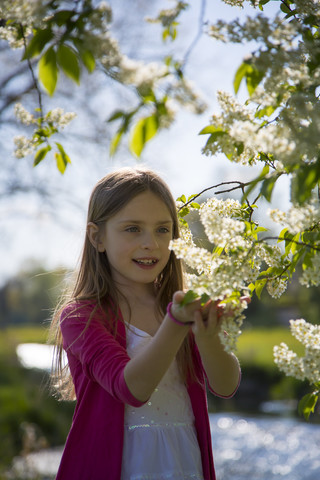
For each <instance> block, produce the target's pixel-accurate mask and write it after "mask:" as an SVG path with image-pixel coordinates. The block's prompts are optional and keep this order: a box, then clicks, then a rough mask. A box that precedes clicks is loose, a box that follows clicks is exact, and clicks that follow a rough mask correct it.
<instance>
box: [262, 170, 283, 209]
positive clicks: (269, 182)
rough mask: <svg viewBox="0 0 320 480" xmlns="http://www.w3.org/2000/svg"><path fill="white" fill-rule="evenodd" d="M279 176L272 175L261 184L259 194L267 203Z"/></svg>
mask: <svg viewBox="0 0 320 480" xmlns="http://www.w3.org/2000/svg"><path fill="white" fill-rule="evenodd" d="M280 175H281V174H276V175H272V176H271V177H270V178H266V179H265V180H264V181H263V182H262V186H261V190H260V193H261V195H262V196H263V197H264V198H265V199H266V200H267V201H268V202H271V196H272V192H273V189H274V187H275V184H276V181H277V180H278V178H279V177H280Z"/></svg>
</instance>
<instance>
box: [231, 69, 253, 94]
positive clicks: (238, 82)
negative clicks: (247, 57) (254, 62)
mask: <svg viewBox="0 0 320 480" xmlns="http://www.w3.org/2000/svg"><path fill="white" fill-rule="evenodd" d="M248 67H250V65H249V64H248V63H246V62H244V63H242V64H241V65H240V67H239V68H238V70H237V71H236V74H235V77H234V80H233V88H234V92H235V93H238V90H239V88H240V85H241V82H242V80H243V79H244V77H245V76H246V74H247V70H248Z"/></svg>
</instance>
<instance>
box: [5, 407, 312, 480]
mask: <svg viewBox="0 0 320 480" xmlns="http://www.w3.org/2000/svg"><path fill="white" fill-rule="evenodd" d="M210 425H211V430H212V445H213V455H214V459H215V468H216V473H217V480H319V479H320V454H319V445H320V427H319V426H317V425H311V424H307V423H304V422H299V421H297V420H295V419H286V418H277V417H265V418H263V417H262V418H256V417H252V418H251V417H245V416H242V415H229V414H226V415H225V414H211V415H210ZM61 453H62V448H57V449H52V450H44V451H42V452H39V453H34V454H31V455H28V456H27V457H25V458H21V457H20V458H16V459H15V460H14V463H13V470H12V478H14V475H16V474H17V473H18V474H19V475H20V476H21V477H19V478H25V479H33V478H35V475H36V474H38V475H39V477H40V478H41V479H43V480H44V479H46V480H49V479H53V478H54V475H55V473H56V470H57V467H58V464H59V461H60V457H61ZM39 477H38V478H39ZM8 478H10V476H8Z"/></svg>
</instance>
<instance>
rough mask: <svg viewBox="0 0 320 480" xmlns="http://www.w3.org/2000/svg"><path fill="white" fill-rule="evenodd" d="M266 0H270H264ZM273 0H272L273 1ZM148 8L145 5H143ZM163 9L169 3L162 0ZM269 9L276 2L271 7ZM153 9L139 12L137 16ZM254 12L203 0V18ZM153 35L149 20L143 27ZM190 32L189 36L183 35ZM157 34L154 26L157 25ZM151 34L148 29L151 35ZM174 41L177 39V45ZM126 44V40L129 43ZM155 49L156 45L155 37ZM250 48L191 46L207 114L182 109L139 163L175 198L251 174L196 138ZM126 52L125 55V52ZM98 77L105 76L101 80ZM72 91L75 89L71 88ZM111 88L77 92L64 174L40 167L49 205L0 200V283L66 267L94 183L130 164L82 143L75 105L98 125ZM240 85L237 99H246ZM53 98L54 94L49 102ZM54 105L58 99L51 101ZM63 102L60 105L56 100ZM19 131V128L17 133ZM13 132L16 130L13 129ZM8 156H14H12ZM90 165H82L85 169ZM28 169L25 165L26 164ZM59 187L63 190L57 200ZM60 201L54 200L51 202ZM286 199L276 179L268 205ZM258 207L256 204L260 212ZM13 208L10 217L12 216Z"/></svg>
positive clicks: (187, 16) (76, 248) (189, 25)
mask: <svg viewBox="0 0 320 480" xmlns="http://www.w3.org/2000/svg"><path fill="white" fill-rule="evenodd" d="M271 3H273V2H271ZM274 3H276V2H274ZM111 5H112V7H114V16H115V22H116V21H117V16H119V18H120V12H119V11H118V10H117V9H119V8H121V2H111ZM145 5H149V2H145ZM200 5H201V2H200V1H197V2H192V7H191V8H190V9H189V10H188V11H186V12H185V13H184V14H183V16H182V17H181V27H179V37H178V41H177V43H176V45H174V44H173V47H175V48H178V50H179V49H180V51H181V55H183V53H184V52H185V49H186V45H189V44H190V43H191V41H192V40H193V38H194V37H195V35H196V33H197V26H198V23H197V22H198V18H199V12H200ZM168 6H170V4H168ZM270 8H271V11H274V10H275V6H274V5H271V7H270ZM152 13H154V12H144V15H145V14H146V15H148V14H152ZM248 13H250V14H251V15H252V14H254V11H253V9H252V8H250V7H248V6H247V7H246V8H245V9H243V10H241V9H238V8H235V7H230V6H227V5H225V4H224V3H223V2H221V1H214V2H211V1H210V0H209V1H208V2H207V8H206V14H205V19H210V20H211V21H214V20H216V19H218V18H222V19H231V18H234V17H238V16H239V17H242V18H243V17H245V16H246V15H247V14H248ZM148 28H149V29H150V32H152V34H153V35H154V34H155V32H156V31H157V30H156V29H155V30H154V28H155V27H154V25H151V26H150V27H148ZM190 32H192V34H191V33H190ZM158 33H159V36H160V30H158ZM150 34H151V33H150ZM179 42H180V43H179ZM128 45H129V46H130V42H128ZM159 45H160V47H159V48H163V47H161V43H160V42H159ZM249 52H250V46H248V45H246V46H241V45H240V46H239V45H236V46H235V45H224V44H221V43H218V42H214V41H213V40H212V39H210V38H209V37H208V36H206V35H203V36H202V37H201V39H200V40H199V42H198V43H197V45H196V47H195V48H194V49H193V50H192V52H191V55H190V57H189V60H188V64H187V69H186V72H185V74H186V76H187V77H188V78H190V79H191V80H192V81H193V82H194V83H195V85H196V86H197V88H198V89H199V91H200V92H202V94H203V97H204V99H205V100H206V102H207V104H208V109H207V111H206V112H205V113H204V114H203V115H201V116H195V115H193V114H191V113H189V112H187V111H181V112H180V114H179V115H178V118H177V120H176V122H175V124H174V125H173V126H172V127H171V128H170V129H169V130H166V131H162V132H161V133H160V134H159V135H158V136H157V137H156V138H155V139H154V140H152V141H151V142H150V143H149V144H148V145H147V147H146V149H145V151H144V153H143V155H142V160H141V161H140V163H138V164H141V162H142V163H143V164H144V165H147V166H148V167H150V168H152V169H154V170H156V171H157V172H158V173H159V174H160V175H161V176H162V177H163V178H164V180H165V181H166V182H167V183H168V185H169V187H170V189H171V190H172V193H173V195H174V196H175V197H178V196H180V195H181V194H186V195H187V196H188V195H191V194H194V193H198V192H199V191H201V190H202V189H204V188H206V187H208V186H210V185H213V184H217V183H219V182H221V181H231V180H240V181H243V180H245V181H246V180H248V178H253V177H254V176H255V175H256V173H257V172H258V171H260V168H259V169H252V168H245V167H239V166H237V165H235V164H231V163H230V162H228V161H227V160H226V159H225V158H222V157H217V158H213V157H206V156H204V155H202V154H201V149H202V147H203V146H204V143H205V137H202V136H199V135H198V133H199V131H200V130H201V129H202V128H203V127H204V126H205V125H207V124H208V123H209V121H210V115H211V114H212V113H213V112H214V111H217V109H218V106H217V102H216V91H217V90H226V91H228V92H230V93H233V86H232V82H233V77H234V73H235V71H236V69H237V68H238V66H239V65H240V64H241V62H242V59H243V57H244V56H245V55H246V54H247V53H249ZM129 53H130V52H129ZM139 54H140V55H141V56H142V57H143V56H145V58H147V59H148V60H150V59H152V57H153V55H154V54H155V52H154V50H153V49H151V48H150V45H149V44H148V42H143V44H142V47H141V48H140V51H139ZM103 81H104V80H103ZM72 88H75V87H74V85H73V86H72ZM110 91H111V93H112V90H110V86H108V90H107V91H106V94H105V95H104V96H103V95H102V96H101V93H100V90H99V94H95V91H94V88H93V90H92V92H91V93H90V95H89V97H88V98H81V95H83V92H82V93H81V89H79V92H78V94H77V95H78V97H77V98H78V99H79V111H78V117H77V119H76V120H75V121H74V122H73V124H72V125H70V127H68V130H66V133H68V132H71V133H72V132H73V133H75V132H76V133H80V141H79V139H78V140H77V141H76V142H74V143H72V142H71V143H70V145H69V144H68V148H69V150H68V152H69V153H70V155H71V158H72V165H71V166H69V167H68V169H67V172H66V174H65V175H64V176H61V175H60V173H59V172H58V171H57V170H56V169H55V168H54V167H53V166H51V167H50V166H49V167H48V163H47V164H45V162H43V164H41V165H39V166H38V167H37V169H39V170H38V171H37V175H38V174H39V177H41V176H46V175H50V177H51V178H50V181H51V182H53V185H54V186H56V189H57V202H56V208H55V207H54V208H51V209H49V210H48V209H47V208H46V207H45V206H43V205H41V204H39V200H38V199H37V198H36V197H33V196H31V197H30V198H28V200H27V201H26V197H23V196H22V197H20V198H19V197H17V198H16V199H15V200H14V201H13V202H12V201H11V203H10V205H9V203H8V202H6V201H5V200H4V201H2V203H1V202H0V229H1V231H2V234H1V235H2V241H1V242H0V248H1V249H0V265H1V270H0V284H1V283H3V282H5V281H6V280H7V279H9V278H10V277H11V276H13V275H14V274H15V273H16V272H17V271H19V270H20V269H21V268H22V267H25V268H26V267H27V265H28V264H30V261H31V260H32V261H36V262H38V263H41V264H43V265H44V266H45V267H46V268H48V269H54V268H56V267H58V266H62V265H63V266H67V267H68V268H73V267H74V266H75V264H76V262H77V259H78V258H79V254H80V251H81V247H82V243H83V238H84V233H85V223H86V209H87V204H88V199H89V195H90V192H91V191H92V188H93V187H94V185H95V183H96V182H97V181H98V180H99V179H100V178H101V177H102V176H104V175H105V174H107V173H108V172H109V171H110V170H112V169H115V168H118V167H120V166H125V165H133V166H134V165H137V161H136V159H134V158H133V157H132V156H130V155H129V154H128V153H127V152H126V151H125V150H124V151H122V152H121V153H120V154H119V155H118V156H116V157H114V158H113V159H110V158H109V157H108V153H107V147H106V145H105V144H104V145H98V144H96V145H95V144H92V143H86V142H85V141H84V140H83V141H81V135H82V138H83V139H84V138H85V133H86V131H87V130H89V129H90V125H88V124H87V122H88V119H87V118H84V116H83V115H82V114H81V103H83V101H88V102H90V105H91V106H92V108H93V109H94V111H95V112H96V115H97V117H98V118H101V122H105V119H106V118H107V117H108V116H109V115H110V114H111V113H112V110H113V109H114V108H115V107H117V104H116V103H115V101H116V100H115V98H113V97H112V94H111V96H110ZM245 95H246V92H245V89H244V88H242V89H241V90H240V94H239V97H240V98H241V97H242V98H245ZM53 100H54V101H56V99H53ZM56 102H57V101H56ZM62 106H63V105H62ZM17 133H21V132H17ZM17 133H16V134H17ZM11 161H14V159H11ZM88 164H89V167H88ZM30 168H31V167H30ZM60 190H61V191H62V194H61V198H58V197H59V195H60V193H59V192H60ZM58 200H59V201H58ZM287 203H288V192H287V185H286V184H281V185H279V186H278V187H277V190H276V192H275V194H274V204H275V206H280V205H281V207H283V205H286V204H287ZM266 208H267V207H265V208H264V209H262V211H263V212H265V211H266ZM12 212H14V214H12Z"/></svg>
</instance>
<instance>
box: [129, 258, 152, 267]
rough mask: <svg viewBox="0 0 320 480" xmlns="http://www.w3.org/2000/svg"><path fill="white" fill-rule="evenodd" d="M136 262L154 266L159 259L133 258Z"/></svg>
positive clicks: (144, 265)
mask: <svg viewBox="0 0 320 480" xmlns="http://www.w3.org/2000/svg"><path fill="white" fill-rule="evenodd" d="M133 261H134V262H135V263H137V264H138V265H140V266H142V267H152V266H153V265H155V264H156V263H158V260H157V259H156V258H138V259H133Z"/></svg>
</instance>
